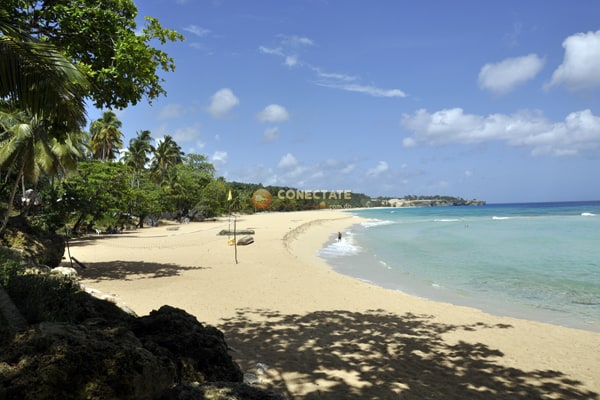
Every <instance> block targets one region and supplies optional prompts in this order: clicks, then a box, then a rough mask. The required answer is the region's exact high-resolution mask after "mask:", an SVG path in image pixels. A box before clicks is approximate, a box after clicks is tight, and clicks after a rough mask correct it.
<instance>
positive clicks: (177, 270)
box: [78, 261, 207, 282]
mask: <svg viewBox="0 0 600 400" xmlns="http://www.w3.org/2000/svg"><path fill="white" fill-rule="evenodd" d="M84 265H85V267H86V268H85V269H81V268H80V269H78V272H79V276H80V277H81V279H85V280H91V281H95V282H99V281H105V280H113V279H118V280H126V281H127V280H134V279H151V278H166V277H170V276H178V275H181V273H182V272H183V271H189V270H194V269H206V268H207V267H192V266H183V265H178V264H160V263H153V262H143V261H109V262H97V263H85V264H84Z"/></svg>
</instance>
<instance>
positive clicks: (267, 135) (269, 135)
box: [263, 126, 281, 142]
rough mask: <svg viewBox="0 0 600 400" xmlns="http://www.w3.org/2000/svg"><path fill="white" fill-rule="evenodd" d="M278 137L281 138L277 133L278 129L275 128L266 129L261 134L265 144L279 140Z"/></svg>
mask: <svg viewBox="0 0 600 400" xmlns="http://www.w3.org/2000/svg"><path fill="white" fill-rule="evenodd" d="M279 136H281V134H280V132H279V128H277V127H276V126H274V127H271V128H268V129H266V130H265V132H264V133H263V139H264V140H265V142H273V141H275V140H277V139H279Z"/></svg>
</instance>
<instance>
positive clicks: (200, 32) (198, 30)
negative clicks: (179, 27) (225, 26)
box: [183, 25, 210, 37]
mask: <svg viewBox="0 0 600 400" xmlns="http://www.w3.org/2000/svg"><path fill="white" fill-rule="evenodd" d="M183 30H184V31H186V32H189V33H191V34H193V35H196V36H198V37H204V36H206V35H208V34H209V33H210V29H205V28H202V27H200V26H197V25H188V26H186V27H185V28H183Z"/></svg>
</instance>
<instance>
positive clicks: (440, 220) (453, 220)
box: [433, 218, 460, 222]
mask: <svg viewBox="0 0 600 400" xmlns="http://www.w3.org/2000/svg"><path fill="white" fill-rule="evenodd" d="M433 221H434V222H458V221H460V219H458V218H442V219H434V220H433Z"/></svg>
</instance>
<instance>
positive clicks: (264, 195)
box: [252, 189, 273, 210]
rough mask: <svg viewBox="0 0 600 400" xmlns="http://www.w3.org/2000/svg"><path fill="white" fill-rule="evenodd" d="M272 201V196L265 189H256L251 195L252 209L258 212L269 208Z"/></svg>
mask: <svg viewBox="0 0 600 400" xmlns="http://www.w3.org/2000/svg"><path fill="white" fill-rule="evenodd" d="M272 201H273V196H272V195H271V193H269V191H268V190H266V189H258V190H257V191H256V192H254V194H253V195H252V204H254V207H256V208H258V209H259V210H264V209H266V208H269V206H270V205H271V202H272Z"/></svg>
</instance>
